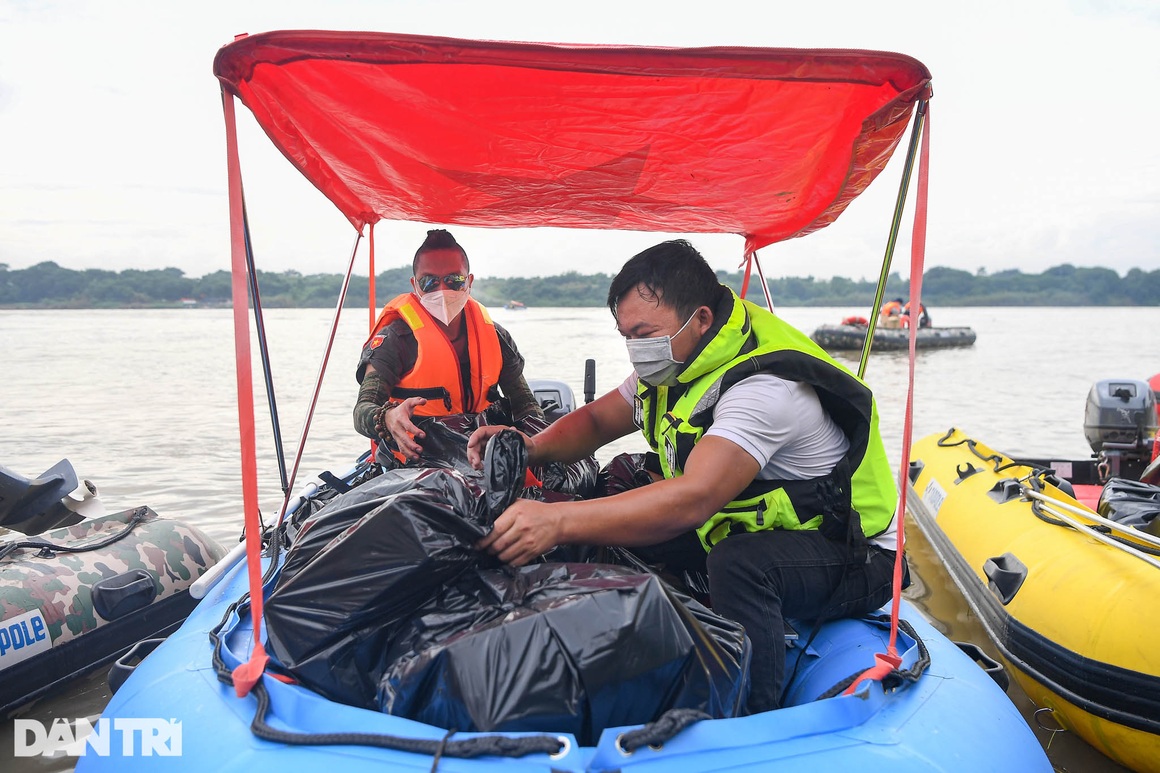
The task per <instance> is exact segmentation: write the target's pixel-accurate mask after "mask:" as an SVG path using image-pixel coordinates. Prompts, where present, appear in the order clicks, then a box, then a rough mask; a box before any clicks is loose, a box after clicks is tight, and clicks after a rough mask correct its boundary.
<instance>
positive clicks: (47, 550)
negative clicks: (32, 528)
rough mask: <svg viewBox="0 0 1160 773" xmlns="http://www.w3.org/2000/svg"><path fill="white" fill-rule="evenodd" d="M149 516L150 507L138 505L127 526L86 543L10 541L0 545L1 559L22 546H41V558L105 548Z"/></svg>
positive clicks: (36, 540)
mask: <svg viewBox="0 0 1160 773" xmlns="http://www.w3.org/2000/svg"><path fill="white" fill-rule="evenodd" d="M148 517H149V508H147V507H138V508H137V509H136V510H134V511H133V514H132V515H131V516H129V520H128V522H127V523H126V524H125V528H123V529H121V530H120V531H119V532H117V533H115V534H112V535H110V536H108V537H107V538H105V539H103V540H99V541H97V542H90V543H88V544H85V545H79V546H72V545H57V544H56V543H53V542H46V541H44V540H38V539H33V540H24V541H21V542H9V543H7V544H6V545H4V546H3V547H0V560H3V559H5V558H7V557H8V555H9V554H10V553H12V552H13V551H15V550H18V549H20V548H40V552H39V553H37V554H36V555H37V556H38V557H40V558H49V557H51V556H52V554H53V553H85V552H88V551H90V550H96V549H97V548H103V547H105V546H106V545H112V544H113V543H114V542H116V541H117V540H121V539H124V538H125V537H127V536H129V532H131V531H133V529H135V528H137V526H138V525H139V524H142V523H144V522H145V520H146V519H147V518H148Z"/></svg>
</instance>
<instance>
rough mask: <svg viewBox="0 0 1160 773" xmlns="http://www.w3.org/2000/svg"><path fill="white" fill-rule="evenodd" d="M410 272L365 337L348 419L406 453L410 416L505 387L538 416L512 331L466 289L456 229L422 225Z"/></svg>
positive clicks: (447, 409)
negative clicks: (407, 285)
mask: <svg viewBox="0 0 1160 773" xmlns="http://www.w3.org/2000/svg"><path fill="white" fill-rule="evenodd" d="M411 273H412V274H413V276H412V278H411V287H412V290H413V292H410V293H405V294H403V295H400V296H398V297H396V298H394V299H392V300H391V301H390V302H389V303H387V305H386V306H385V307H384V308H383V310H382V313H380V314H379V317H378V320H377V321H376V322H375V326H374V332H373V333H372V334H371V336H370V338H368V339H367V342H366V343H365V344H364V345H363V351H362V356H361V357H360V358H359V363H358V368H357V370H356V372H355V376H356V378H357V379H358V381H359V384H360V388H359V396H358V402H357V403H356V404H355V407H354V426H355V429H356V430H357V431H358V432H359V433H360V434H362V435H365V436H366V437H369V438H371V439H373V440H381V441H384V442H386V443H387V445H388V446H389V447H393V448H397V449H398V452H399V454H401V456H402V458H403V459H404V460H411V459H417V458H418V457H419V455H420V453H422V446H421V445H420V441H421V440H422V439H423V432H422V431H421V430H419V428H418V427H416V426H415V424H414V423H413V422H412V420H411V419H412V416H448V415H452V414H462V413H479V412H480V411H483V410H484V409H486V408H487V407H488V406H489V405H491V403H492V402H493V401H494V400H495V399H497V398H498V397H499V396H501V394H502V396H503V397H506V398H507V399H508V401H509V402H510V407H511V413H512V418H513V419H514V420H517V421H518V420H520V419H523V418H526V417H528V416H537V417H539V418H543V416H544V412H543V410H542V409H541V408H540V405H539V403H538V402H537V401H536V398H535V395H534V394H532V390H531V388H530V387H529V386H528V382H527V381H526V380H525V379H524V359H523V357H522V356H520V353H519V350H518V349H517V348H516V344H515V341H513V340H512V337H511V335H510V334H509V333H508V332H507V331H506V330H504V329H503V328H502V327H500V326H499V325H497V324H495V323H494V322H493V321H492V319H491V317H490V316H489V315H488V313H487V309H485V308H484V307H483V306H482V305H481V304H479V303H478V302H476V301H475V300H474V299H472V298H471V283H472V281H473V279H474V276H473V275H472V274H471V266H470V263H469V261H468V258H467V252H466V251H465V250H464V249H463V247H461V246H460V245H459V243H458V242H456V241H455V237H454V236H452V235H451V233H450V232H448V231H446V230H443V229H434V230H431V231H428V232H427V238H426V239H425V240H424V242H423V243H422V244H421V245H420V246H419V249H418V250H416V251H415V258H414V260H413V261H412V263H411Z"/></svg>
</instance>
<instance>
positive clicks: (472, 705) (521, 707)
mask: <svg viewBox="0 0 1160 773" xmlns="http://www.w3.org/2000/svg"><path fill="white" fill-rule="evenodd" d="M431 439H432V434H430V433H429V434H428V441H429V442H430V440H431ZM525 463H526V451H525V450H524V447H523V442H522V440H521V439H520V438H519V436H518V435H517V434H516V433H501V434H500V435H497V436H496V437H495V438H493V441H492V443H491V444H490V445H489V447H488V453H487V456H486V459H485V465H484V470H483V471H482V472H477V471H470V472H463V471H460V470H459V469H448V468H416V469H407V468H400V469H396V470H389V471H387V472H384V473H383V474H382V475H380V476H378V477H376V478H374V479H372V480H369V481H367V482H366V483H363V484H362V485H360V486H358V487H357V488H354V489H352V490H350V491H348V492H346V493H344V494H341V495H339V496H337V497H335V498H334V499H332V500H331V501H330V502H328V503H327V504H326V505H325V506H323V507H322V509H320V510H318V511H317V512H316V513H314V514H312V515H311V516H309V517H308V518H307V519H306V520H305V521H303V522H302V523H301V525H300V528H299V530H298V534H297V537H296V539H295V541H294V543H293V545H292V546H291V547H290V549H289V551H288V552H287V556H286V560H285V564H284V566H283V568H282V570H281V572H280V575H279V577H278V579H277V581H276V584H275V587H274V590H273V591H272V592H271V594H270V596H269V598H268V599H267V601H266V605H265V618H266V628H267V634H268V637H269V641H268V646H269V650H270V652H271V653H272V654H273V655H274V657H275V658H276V660H277V661H278V662H279V663H280V665H281V666H282V667H283V668H285V669H286V670H287V671H288V672H289V673H290V674H291V675H293V676H294V677H296V678H297V679H298V680H299V681H301V682H302V683H303V684H305V685H306V686H308V687H310V688H312V689H314V690H316V691H318V692H319V693H321V694H323V695H326V696H327V697H329V698H331V699H333V700H337V701H341V702H343V703H348V704H352V705H356V706H361V707H366V708H375V709H378V710H380V711H384V712H386V713H390V714H395V715H398V716H404V717H408V718H411V719H416V720H419V721H423V722H426V723H429V724H432V725H436V726H439V727H444V728H456V729H457V730H459V731H484V732H487V731H529V732H532V731H536V732H567V733H572V734H574V735H576V737H577V739H578V740H579V741H580V742H581V743H593V742H595V740H596V739H597V738H598V737H599V734H600V732H601V731H602V730H603V729H605V728H607V727H614V726H619V725H630V724H640V723H644V722H649V721H652V720H655V719H657V718H658V717H659V716H660V715H661V714H663V713H664V712H665V711H667V710H669V709H673V708H695V709H700V710H702V711H705V712H707V713H708V714H710V716H714V717H728V716H734V715H736V714H737V713H739V711H740V708H741V707H742V706H744V703H745V699H746V697H747V688H748V665H749V643H748V640H747V639H746V638H745V636H744V632H743V630H742V628H741V627H740V626H739V625H737V624H736V623H733V622H732V621H729V620H726V619H724V618H721V617H719V616H717V615H715V614H714V613H713V612H712V611H711V610H709V609H707V608H706V607H704V606H702V605H701V604H699V603H697V602H696V601H694V600H692V599H690V598H688V597H687V596H685V595H683V594H681V593H679V592H678V591H675V590H674V589H673V588H672V587H671V586H670V585H668V584H667V583H665V582H664V581H662V580H661V579H660V578H659V577H657V576H656V575H654V574H652V573H649V572H646V571H642V567H641V566H640V565H639V564H635V563H634V562H633V560H632V558H631V556H629V555H627V554H626V553H625V552H624V551H620V550H617V549H609V550H601V551H599V552H600V555H601V557H602V559H603V560H606V561H607V560H612V561H619V560H622V559H623V561H624V563H625V564H627V565H621V566H618V565H610V564H595V563H561V562H547V563H538V564H533V565H530V566H526V567H522V568H520V569H512V568H510V567H506V566H502V565H500V564H499V562H498V561H497V560H496V559H495V558H494V557H492V556H490V555H489V554H486V553H482V552H479V551H477V550H475V548H474V544H475V543H476V542H477V541H478V540H479V539H480V538H482V537H483V536H484V535H486V533H487V532H488V530H489V529H490V526H491V523H492V521H493V520H494V518H495V517H497V516H498V515H499V514H500V513H502V512H503V510H504V509H506V508H507V506H508V505H509V504H510V503H511V502H512V501H514V499H515V497H516V496H517V495H518V494H527V493H528V490H527V489H525V488H523V483H524V469H525V467H524V465H525ZM553 555H555V554H553Z"/></svg>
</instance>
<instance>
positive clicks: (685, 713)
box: [616, 709, 711, 754]
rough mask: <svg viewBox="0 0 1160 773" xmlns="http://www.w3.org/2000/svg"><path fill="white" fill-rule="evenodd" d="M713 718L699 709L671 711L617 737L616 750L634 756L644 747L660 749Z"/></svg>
mask: <svg viewBox="0 0 1160 773" xmlns="http://www.w3.org/2000/svg"><path fill="white" fill-rule="evenodd" d="M710 718H711V717H710V716H709V715H708V714H706V713H705V712H703V711H700V710H698V709H669V710H668V711H666V712H665V713H664V714H661V716H660V719H658V720H656V721H655V722H649V723H648V724H647V725H643V726H641V727H638V728H637V729H636V730H629V731H628V732H627V733H621V734H620V735H618V736H617V737H616V748H617V749H619V750H620V751H621V753H623V754H632V753H633V752H634V751H636V750H637V749H639V748H640V747H642V746H651V747H653V748H657V747H660V746H661V745H662V744H664V742H665V741H668V740H670V739H672V738H673V737H674V736H676V735H677V733H679V732H681V731H682V730H684V729H685V728H686V727H688V726H689V725H691V724H693V723H694V722H700V721H701V720H702V719H710Z"/></svg>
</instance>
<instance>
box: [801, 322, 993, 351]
mask: <svg viewBox="0 0 1160 773" xmlns="http://www.w3.org/2000/svg"><path fill="white" fill-rule="evenodd" d="M867 329H868V326H867V325H866V324H865V323H864V322H863V323H861V324H859V323H858V322H843V323H842V324H840V325H822V326H821V327H819V328H817V329H816V330H814V332H813V333H812V334H810V338H812V339H814V341H815V342H816V343H817V344H818V345H819V346H821V347H822V348H823V349H826V350H827V351H831V352H834V351H852V350H861V348H862V344H863V342H864V341H865V340H866V330H867ZM974 343H975V331H974V330H972V329H971V328H969V327H920V328H919V329H918V336H917V339H916V346H917V347H918V348H919V349H945V348H949V347H952V346H972V345H973V344H974ZM909 346H910V330H909V329H908V328H882V327H878V328H875V330H874V344H873V346H872V347H871V351H876V352H888V351H901V350H904V349H906V348H907V347H909Z"/></svg>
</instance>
